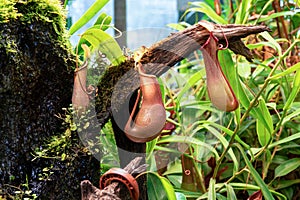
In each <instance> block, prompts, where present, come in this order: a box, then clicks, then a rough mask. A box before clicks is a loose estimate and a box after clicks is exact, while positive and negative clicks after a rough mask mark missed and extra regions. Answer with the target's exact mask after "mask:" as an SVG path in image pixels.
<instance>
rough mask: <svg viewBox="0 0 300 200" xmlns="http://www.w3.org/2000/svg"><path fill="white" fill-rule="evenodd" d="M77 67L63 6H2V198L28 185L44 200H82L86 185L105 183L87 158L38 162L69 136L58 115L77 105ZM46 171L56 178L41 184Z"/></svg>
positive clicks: (43, 2) (41, 1) (38, 2)
mask: <svg viewBox="0 0 300 200" xmlns="http://www.w3.org/2000/svg"><path fill="white" fill-rule="evenodd" d="M73 66H75V63H74V56H73V55H72V53H71V50H70V46H69V43H68V40H67V37H66V36H65V27H64V17H63V14H62V10H61V7H60V4H59V1H58V0H57V1H47V0H29V1H17V0H11V1H5V3H4V2H3V1H0V138H1V139H0V159H1V160H0V198H1V193H2V195H4V193H6V194H8V193H9V194H13V193H14V191H15V188H14V187H12V186H16V187H19V186H21V187H20V189H26V188H24V187H22V185H21V184H23V183H26V182H27V181H26V180H28V183H29V185H28V186H29V189H30V190H32V192H33V193H35V194H37V195H38V197H39V199H79V198H80V188H79V187H80V181H81V180H83V179H90V180H93V179H94V180H95V178H96V179H97V178H98V177H99V176H98V174H97V171H98V168H99V166H98V162H97V160H96V159H94V158H92V157H90V156H87V155H83V156H81V157H80V158H79V157H76V158H74V159H72V160H65V161H61V160H59V159H44V158H39V159H35V160H34V161H32V159H33V156H32V154H33V152H34V150H35V149H40V150H41V148H43V145H44V144H45V142H46V141H47V140H49V139H50V138H51V137H52V136H54V135H59V134H61V133H63V132H64V129H63V128H62V126H61V124H62V121H61V120H60V119H58V118H57V117H55V114H58V113H60V112H62V108H64V107H68V106H69V104H70V103H71V96H72V88H73V69H72V68H73ZM72 137H73V141H74V142H75V143H78V144H79V139H78V136H77V134H74V135H73V136H72ZM46 168H48V169H51V173H50V172H48V175H50V176H49V177H48V179H45V177H44V178H43V179H41V180H39V177H40V175H42V174H43V169H46ZM23 197H24V196H23Z"/></svg>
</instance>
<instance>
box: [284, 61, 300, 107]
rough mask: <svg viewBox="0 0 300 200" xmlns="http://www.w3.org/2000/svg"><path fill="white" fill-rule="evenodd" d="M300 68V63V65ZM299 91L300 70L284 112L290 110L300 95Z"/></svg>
mask: <svg viewBox="0 0 300 200" xmlns="http://www.w3.org/2000/svg"><path fill="white" fill-rule="evenodd" d="M298 64H299V66H300V63H298ZM299 90H300V70H299V71H297V72H296V75H295V78H294V81H293V88H292V91H291V93H290V95H289V97H288V99H287V101H286V103H285V105H284V107H283V110H289V109H290V107H291V105H292V103H293V102H294V100H295V99H296V97H297V96H298V95H299Z"/></svg>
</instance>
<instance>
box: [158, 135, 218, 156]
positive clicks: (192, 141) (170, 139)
mask: <svg viewBox="0 0 300 200" xmlns="http://www.w3.org/2000/svg"><path fill="white" fill-rule="evenodd" d="M171 142H173V143H178V142H179V143H186V144H194V145H199V146H203V147H205V148H207V149H208V150H210V151H211V152H212V153H213V154H214V155H215V157H216V159H219V154H218V152H217V151H216V149H215V148H213V147H212V146H210V145H209V144H206V143H205V142H202V141H200V140H198V139H196V138H192V137H187V136H181V135H171V136H164V137H161V139H160V140H159V141H158V142H157V144H163V143H171Z"/></svg>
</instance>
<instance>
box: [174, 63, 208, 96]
mask: <svg viewBox="0 0 300 200" xmlns="http://www.w3.org/2000/svg"><path fill="white" fill-rule="evenodd" d="M204 72H205V69H204V68H203V69H202V70H200V71H198V72H196V73H194V74H193V75H192V76H191V77H190V78H189V79H188V81H187V82H186V84H185V85H184V87H183V88H182V89H181V90H180V92H179V93H178V95H177V100H178V101H180V100H181V98H182V97H183V95H184V94H185V93H186V92H187V91H189V90H190V89H191V88H192V87H193V86H194V85H195V84H196V83H197V82H198V81H199V80H201V79H202V77H203V75H204Z"/></svg>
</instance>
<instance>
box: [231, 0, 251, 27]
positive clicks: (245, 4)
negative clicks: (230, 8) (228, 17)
mask: <svg viewBox="0 0 300 200" xmlns="http://www.w3.org/2000/svg"><path fill="white" fill-rule="evenodd" d="M251 7H252V0H244V1H241V3H240V5H239V7H238V9H237V14H236V19H235V24H245V23H246V21H247V20H248V17H249V12H250V10H251V9H250V8H251Z"/></svg>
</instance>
